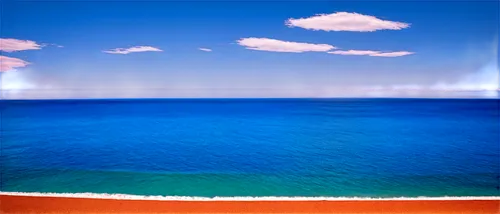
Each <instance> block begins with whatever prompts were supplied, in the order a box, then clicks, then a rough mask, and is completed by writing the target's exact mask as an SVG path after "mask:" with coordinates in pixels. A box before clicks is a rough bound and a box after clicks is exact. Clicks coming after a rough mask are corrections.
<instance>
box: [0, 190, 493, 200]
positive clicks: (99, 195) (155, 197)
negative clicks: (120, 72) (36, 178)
mask: <svg viewBox="0 0 500 214" xmlns="http://www.w3.org/2000/svg"><path fill="white" fill-rule="evenodd" d="M0 196H26V197H54V198H79V199H111V200H146V201H446V200H452V201H470V200H481V201H489V200H494V201H500V196H436V197H430V196H417V197H387V198H384V197H380V198H375V197H335V196H292V197H288V196H229V197H227V196H225V197H219V196H216V197H203V196H160V195H132V194H119V193H116V194H115V193H90V192H85V193H52V192H2V191H0Z"/></svg>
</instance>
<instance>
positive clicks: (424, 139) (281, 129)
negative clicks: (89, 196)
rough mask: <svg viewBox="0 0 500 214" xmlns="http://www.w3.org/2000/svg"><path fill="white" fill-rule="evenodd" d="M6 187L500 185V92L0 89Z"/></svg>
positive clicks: (466, 188)
mask: <svg viewBox="0 0 500 214" xmlns="http://www.w3.org/2000/svg"><path fill="white" fill-rule="evenodd" d="M0 107H1V156H0V161H1V162H0V164H1V165H0V172H1V177H0V184H1V186H0V187H1V188H0V190H1V191H2V192H42V193H45V192H50V193H109V194H132V195H161V196H203V197H214V196H222V197H232V196H252V197H258V196H305V197H314V196H315V197H370V198H371V197H417V196H427V197H436V196H500V190H499V185H500V184H499V179H500V178H499V176H500V112H499V111H500V110H499V109H500V100H499V99H129V100H127V99H124V100H32V101H20V100H18V101H15V100H12V101H8V100H3V101H0Z"/></svg>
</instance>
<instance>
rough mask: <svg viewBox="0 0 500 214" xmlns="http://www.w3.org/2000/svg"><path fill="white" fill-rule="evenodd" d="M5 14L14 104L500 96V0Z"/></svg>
mask: <svg viewBox="0 0 500 214" xmlns="http://www.w3.org/2000/svg"><path fill="white" fill-rule="evenodd" d="M1 7H2V8H1V9H2V16H1V26H0V27H1V32H0V38H2V43H0V46H1V50H2V52H1V54H2V60H1V62H2V72H1V75H2V76H1V77H2V81H1V84H2V85H1V89H2V97H3V98H5V99H36V98H49V99H50V98H115V97H116V98H124V97H373V96H376V97H377V96H382V97H386V96H389V97H391V96H396V97H455V96H459V97H468V96H479V97H490V96H496V94H497V91H498V90H497V89H498V88H499V87H498V86H499V83H498V81H499V80H498V79H499V77H498V53H497V52H498V28H499V2H498V1H480V2H472V1H470V2H466V1H463V2H460V1H441V2H431V1H428V2H416V1H406V2H404V1H355V2H349V1H308V2H305V1H304V2H300V1H274V2H272V1H247V2H236V1H187V2H179V1H163V2H159V1H156V2H155V1H151V2H139V1H130V2H123V1H93V2H82V1H69V2H60V1H53V2H41V1H40V2H37V1H2V2H1ZM318 14H323V15H318ZM287 20H288V22H287ZM287 23H288V24H287ZM134 47H135V48H134ZM128 48H132V49H128ZM200 48H202V49H204V50H205V51H202V50H200ZM127 50H128V51H127ZM130 50H132V52H129V51H130ZM134 50H135V51H137V52H133V51H134ZM207 50H210V51H207Z"/></svg>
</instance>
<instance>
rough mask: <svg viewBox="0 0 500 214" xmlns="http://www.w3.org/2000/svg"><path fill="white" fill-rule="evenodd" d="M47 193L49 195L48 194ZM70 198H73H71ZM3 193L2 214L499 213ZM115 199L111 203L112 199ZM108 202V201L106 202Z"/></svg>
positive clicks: (463, 204) (497, 206)
mask: <svg viewBox="0 0 500 214" xmlns="http://www.w3.org/2000/svg"><path fill="white" fill-rule="evenodd" d="M44 194H45V195H44ZM68 195H70V196H68ZM86 195H87V196H86V197H85V194H79V195H77V196H78V197H77V196H75V195H74V194H73V196H71V194H66V195H64V194H47V193H38V195H36V193H12V192H0V201H1V204H0V213H6V214H7V213H9V214H10V213H12V214H16V213H78V214H79V213H340V214H354V213H358V214H368V213H370V214H375V213H378V214H395V213H412V214H424V213H425V214H431V213H432V214H458V213H468V214H498V213H499V210H500V197H497V196H494V197H440V198H392V199H390V198H385V199H370V198H364V199H361V198H350V199H349V198H337V199H335V198H333V197H331V198H328V199H325V198H320V197H316V198H305V197H291V198H284V197H281V198H280V197H267V198H265V199H264V200H263V199H262V198H252V199H250V198H248V197H247V198H244V200H242V198H241V197H240V198H230V197H225V198H223V199H224V200H221V198H201V197H200V198H194V197H161V198H163V199H160V197H148V196H145V197H142V199H138V198H132V197H131V195H128V196H129V197H124V195H120V196H121V197H117V195H111V194H97V195H100V196H101V197H100V198H97V197H96V195H95V194H90V193H87V194H86ZM91 196H92V197H91ZM111 196H112V197H114V198H112V197H111ZM106 197H107V198H106Z"/></svg>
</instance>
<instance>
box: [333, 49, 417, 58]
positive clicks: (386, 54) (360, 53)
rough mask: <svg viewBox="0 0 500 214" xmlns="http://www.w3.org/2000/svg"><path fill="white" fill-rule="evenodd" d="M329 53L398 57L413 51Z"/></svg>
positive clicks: (334, 52) (339, 51) (336, 52)
mask: <svg viewBox="0 0 500 214" xmlns="http://www.w3.org/2000/svg"><path fill="white" fill-rule="evenodd" d="M328 53H329V54H337V55H353V56H378V57H400V56H406V55H411V54H414V52H409V51H394V52H381V51H371V50H347V51H341V50H338V51H330V52H328Z"/></svg>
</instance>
